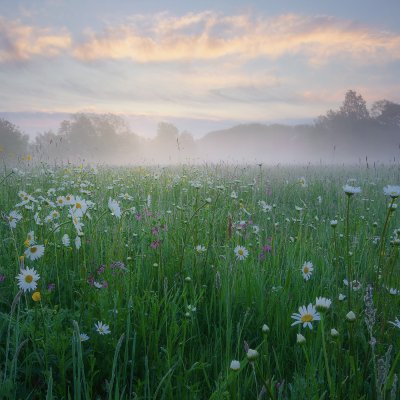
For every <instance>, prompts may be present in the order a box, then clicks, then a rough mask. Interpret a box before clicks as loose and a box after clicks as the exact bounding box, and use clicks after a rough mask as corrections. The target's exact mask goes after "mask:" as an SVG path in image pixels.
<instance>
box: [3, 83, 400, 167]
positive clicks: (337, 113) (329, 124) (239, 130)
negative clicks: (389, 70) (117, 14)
mask: <svg viewBox="0 0 400 400" xmlns="http://www.w3.org/2000/svg"><path fill="white" fill-rule="evenodd" d="M252 132H253V133H252ZM254 132H257V133H254ZM293 138H294V139H293ZM250 139H254V141H255V142H257V143H253V144H251V143H249V142H250V141H251V140H250ZM224 141H228V142H230V147H229V146H228V147H226V150H227V151H229V154H225V156H228V157H229V156H231V157H235V156H236V155H235V154H234V153H235V148H236V147H240V146H242V149H244V150H245V151H252V149H253V148H254V149H256V150H257V151H258V152H257V157H258V158H259V157H261V156H262V154H263V153H262V147H263V146H264V144H265V145H266V144H267V143H268V146H267V147H268V149H267V150H265V154H266V155H268V151H270V153H271V155H272V154H273V153H276V152H277V151H278V149H279V150H281V151H283V152H284V151H285V149H288V148H289V147H290V143H292V146H295V147H296V149H297V150H299V149H301V148H302V149H303V150H304V151H305V153H306V154H305V157H310V154H311V155H312V154H313V152H314V153H318V154H325V153H326V154H328V153H327V152H328V151H331V149H332V148H333V149H336V148H337V147H338V148H341V151H342V154H347V155H348V156H349V157H350V156H351V155H352V154H354V151H355V149H356V148H357V147H360V146H361V147H362V146H364V147H362V149H363V150H362V151H364V148H365V151H367V147H366V145H368V149H369V148H371V149H373V148H380V149H381V150H382V152H381V153H382V154H383V155H384V154H385V151H386V148H385V146H383V143H382V141H386V142H387V145H390V146H391V147H393V145H395V146H399V145H400V104H398V103H395V102H392V101H389V100H379V101H376V102H374V103H373V105H372V107H371V109H370V110H368V107H367V104H366V101H365V100H364V99H363V97H362V96H361V95H360V94H358V93H357V92H355V91H353V90H349V91H347V93H346V94H345V98H344V101H343V103H342V105H341V106H340V108H339V109H337V110H329V111H328V112H327V113H326V114H325V115H322V116H319V117H318V118H317V119H316V120H315V121H314V122H313V124H309V125H298V126H294V127H289V126H285V125H279V126H277V125H269V126H266V125H260V124H258V125H254V124H252V125H248V126H241V127H233V128H231V129H228V130H225V131H220V132H213V133H209V134H208V135H206V136H205V137H204V138H202V139H200V140H194V139H193V136H192V135H191V134H190V133H189V132H179V131H178V129H177V128H176V127H175V126H174V125H172V124H170V123H166V122H161V123H160V124H159V125H158V129H157V135H156V137H155V138H154V139H144V138H143V137H141V136H139V135H137V134H135V133H134V132H132V131H131V129H130V128H129V126H128V124H127V123H126V121H125V120H124V118H123V117H120V116H116V115H113V114H90V113H77V114H73V115H71V116H70V118H69V119H68V120H64V121H62V122H61V124H60V126H59V128H58V130H57V132H53V131H47V132H42V133H39V134H38V135H37V136H36V137H35V139H34V140H33V141H32V142H30V141H29V138H28V136H27V135H26V134H24V133H23V132H21V130H20V129H19V128H18V127H17V126H15V125H14V124H12V123H11V122H10V121H7V120H5V119H1V118H0V158H2V159H3V160H6V161H12V160H14V161H15V160H18V159H19V158H23V157H25V158H26V157H29V158H32V159H34V160H36V161H44V162H55V161H59V162H71V163H77V162H101V163H111V164H122V163H138V164H139V163H145V162H152V163H160V164H164V163H176V162H187V161H190V160H196V159H198V160H207V157H208V156H209V157H211V159H213V155H215V157H217V156H218V154H220V153H218V152H217V150H218V151H220V150H221V145H222V143H223V142H224ZM258 142H259V143H258ZM396 143H397V144H396ZM228 144H229V143H228ZM299 144H300V147H299ZM303 144H304V145H303ZM302 146H303V147H302ZM216 147H217V148H216ZM368 151H369V150H368ZM324 152H325V153H324ZM309 153H310V154H309ZM239 154H240V153H238V154H237V155H239ZM28 155H29V156H28ZM222 156H223V155H221V158H223V157H222ZM236 158H238V157H236ZM274 161H275V160H274Z"/></svg>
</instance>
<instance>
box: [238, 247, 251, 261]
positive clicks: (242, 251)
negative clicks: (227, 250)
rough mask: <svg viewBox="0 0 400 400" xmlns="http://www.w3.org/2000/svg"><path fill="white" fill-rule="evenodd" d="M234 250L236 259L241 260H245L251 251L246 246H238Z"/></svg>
mask: <svg viewBox="0 0 400 400" xmlns="http://www.w3.org/2000/svg"><path fill="white" fill-rule="evenodd" d="M234 252H235V256H236V259H237V260H240V261H243V260H245V259H246V258H247V257H248V255H249V251H248V250H247V249H246V247H244V246H236V247H235V250H234Z"/></svg>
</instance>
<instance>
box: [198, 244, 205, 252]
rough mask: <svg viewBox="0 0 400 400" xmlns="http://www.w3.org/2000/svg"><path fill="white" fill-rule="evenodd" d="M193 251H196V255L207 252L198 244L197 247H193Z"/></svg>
mask: <svg viewBox="0 0 400 400" xmlns="http://www.w3.org/2000/svg"><path fill="white" fill-rule="evenodd" d="M195 249H196V251H197V252H198V253H205V252H206V251H207V249H206V247H205V246H203V245H202V244H198V245H197V246H196V247H195Z"/></svg>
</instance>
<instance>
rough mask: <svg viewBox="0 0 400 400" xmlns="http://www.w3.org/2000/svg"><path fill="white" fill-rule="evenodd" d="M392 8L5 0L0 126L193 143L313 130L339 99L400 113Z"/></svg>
mask: <svg viewBox="0 0 400 400" xmlns="http://www.w3.org/2000/svg"><path fill="white" fill-rule="evenodd" d="M399 76H400V1H399V0H383V1H380V2H378V1H376V0H354V1H348V0H335V1H329V0H286V1H285V0H259V1H246V2H243V1H239V0H222V1H218V2H216V1H215V0H213V1H210V0H203V1H186V2H183V1H181V0H175V1H172V0H164V1H154V0H114V1H111V0H109V1H102V0H85V1H82V0H79V1H78V0H42V1H39V0H23V1H22V0H21V1H19V0H2V2H1V7H0V87H1V90H0V117H3V118H6V119H8V120H10V121H11V122H13V123H15V124H17V125H18V126H19V127H20V128H21V129H22V130H24V131H25V132H27V133H29V134H31V135H34V134H35V133H37V132H42V131H45V130H48V129H53V130H56V129H57V127H58V124H59V123H60V121H61V120H63V119H67V118H68V117H69V115H70V114H72V113H75V112H94V113H108V112H111V113H115V114H119V115H123V116H126V118H127V120H128V121H129V123H130V126H131V128H132V130H133V131H135V132H136V133H138V134H141V135H143V136H149V137H151V136H153V135H154V134H155V133H156V128H157V124H158V122H160V121H167V122H172V123H174V124H175V125H176V126H177V127H178V129H179V130H181V131H183V130H186V131H189V132H191V133H192V134H193V135H194V136H195V137H200V136H201V135H204V134H205V133H207V132H209V131H211V130H216V129H221V128H227V127H230V126H233V125H235V124H239V123H250V122H262V123H289V124H295V123H302V122H312V121H313V119H315V118H316V117H317V116H318V115H321V114H325V113H326V111H327V110H329V109H337V108H339V106H340V104H341V102H342V101H343V99H344V94H345V93H346V91H347V90H349V89H353V90H356V91H357V92H359V93H361V94H362V96H363V97H364V98H365V99H366V100H367V102H368V105H369V106H371V104H372V102H373V101H376V100H380V99H388V100H391V101H396V102H400V80H399V78H398V77H399Z"/></svg>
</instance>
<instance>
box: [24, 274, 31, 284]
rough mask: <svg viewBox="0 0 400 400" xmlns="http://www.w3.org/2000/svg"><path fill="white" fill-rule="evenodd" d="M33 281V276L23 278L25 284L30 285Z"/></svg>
mask: <svg viewBox="0 0 400 400" xmlns="http://www.w3.org/2000/svg"><path fill="white" fill-rule="evenodd" d="M32 281H33V276H32V275H26V276H25V282H26V283H31V282H32Z"/></svg>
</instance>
